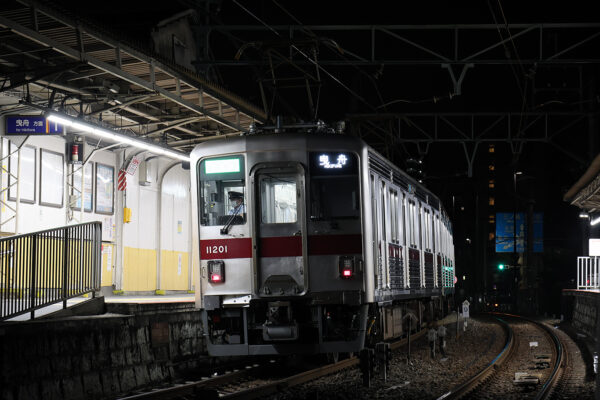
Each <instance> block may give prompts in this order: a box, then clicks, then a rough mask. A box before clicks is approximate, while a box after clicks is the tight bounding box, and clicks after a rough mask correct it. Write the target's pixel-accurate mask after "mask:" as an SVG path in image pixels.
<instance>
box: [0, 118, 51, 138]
mask: <svg viewBox="0 0 600 400" xmlns="http://www.w3.org/2000/svg"><path fill="white" fill-rule="evenodd" d="M5 119H6V131H5V132H6V135H7V136H11V135H12V136H16V135H39V136H45V135H62V134H63V126H62V125H60V124H57V123H56V122H50V121H48V120H46V118H45V117H44V116H43V115H7V116H6V117H5Z"/></svg>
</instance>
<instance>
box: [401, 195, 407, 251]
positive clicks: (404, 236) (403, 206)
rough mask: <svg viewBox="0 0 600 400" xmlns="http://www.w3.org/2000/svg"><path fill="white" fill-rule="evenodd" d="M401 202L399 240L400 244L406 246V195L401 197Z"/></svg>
mask: <svg viewBox="0 0 600 400" xmlns="http://www.w3.org/2000/svg"><path fill="white" fill-rule="evenodd" d="M401 201H402V214H401V215H400V218H401V220H400V227H401V228H402V231H401V234H402V237H401V238H400V244H403V245H406V240H407V237H406V221H407V217H406V195H404V194H403V195H402V198H401Z"/></svg>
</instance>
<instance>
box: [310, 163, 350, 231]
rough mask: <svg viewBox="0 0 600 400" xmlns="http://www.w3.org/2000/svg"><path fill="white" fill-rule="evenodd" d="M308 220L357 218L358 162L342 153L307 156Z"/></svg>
mask: <svg viewBox="0 0 600 400" xmlns="http://www.w3.org/2000/svg"><path fill="white" fill-rule="evenodd" d="M310 175H311V180H310V182H311V183H310V199H311V200H310V218H311V220H313V221H331V220H337V219H357V218H360V200H359V199H360V196H359V179H358V160H357V156H356V155H355V154H352V153H349V152H344V153H339V152H311V153H310Z"/></svg>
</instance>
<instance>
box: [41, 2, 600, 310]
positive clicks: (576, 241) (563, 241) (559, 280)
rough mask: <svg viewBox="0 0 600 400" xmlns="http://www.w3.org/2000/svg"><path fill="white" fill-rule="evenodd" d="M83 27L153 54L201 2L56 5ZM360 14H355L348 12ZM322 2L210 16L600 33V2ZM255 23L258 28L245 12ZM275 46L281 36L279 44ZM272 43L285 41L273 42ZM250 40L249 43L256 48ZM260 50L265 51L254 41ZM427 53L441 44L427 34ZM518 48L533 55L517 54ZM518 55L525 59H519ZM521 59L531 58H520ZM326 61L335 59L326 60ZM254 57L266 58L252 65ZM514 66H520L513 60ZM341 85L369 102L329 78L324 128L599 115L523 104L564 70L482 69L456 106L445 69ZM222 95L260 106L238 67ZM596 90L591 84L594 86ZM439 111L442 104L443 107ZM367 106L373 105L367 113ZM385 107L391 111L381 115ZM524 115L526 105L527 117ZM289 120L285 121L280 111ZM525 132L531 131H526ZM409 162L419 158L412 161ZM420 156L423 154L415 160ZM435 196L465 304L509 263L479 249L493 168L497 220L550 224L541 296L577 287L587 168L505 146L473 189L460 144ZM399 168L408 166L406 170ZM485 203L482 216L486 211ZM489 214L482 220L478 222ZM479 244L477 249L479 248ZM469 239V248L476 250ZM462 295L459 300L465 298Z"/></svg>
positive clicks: (369, 70)
mask: <svg viewBox="0 0 600 400" xmlns="http://www.w3.org/2000/svg"><path fill="white" fill-rule="evenodd" d="M53 3H61V4H62V5H63V6H64V7H65V8H66V9H69V10H71V11H72V12H73V13H75V14H77V15H82V16H84V17H85V18H89V19H92V20H94V21H97V22H99V23H101V24H103V25H105V26H109V27H111V29H114V31H115V32H122V34H123V36H125V37H130V38H132V39H134V40H136V41H138V42H143V43H148V44H149V43H150V32H151V30H152V28H153V27H154V26H155V25H156V24H157V23H158V22H159V21H160V20H162V19H164V18H166V17H168V16H170V15H173V14H175V13H176V12H179V11H183V10H185V9H187V8H189V7H190V6H191V5H193V4H194V1H193V0H173V1H169V2H152V1H138V0H135V1H131V0H130V1H117V0H105V1H103V2H102V3H101V4H102V6H101V7H81V2H73V1H69V0H55V1H53ZM350 4H352V5H350ZM354 4H355V3H352V2H340V1H335V2H324V1H319V2H316V1H293V2H292V1H287V2H286V1H273V0H263V1H248V0H239V1H238V4H236V2H233V1H224V2H222V4H221V6H220V7H219V9H218V10H217V8H216V7H215V6H213V7H212V12H213V17H214V19H213V21H217V20H218V21H221V22H222V23H223V24H230V25H233V24H260V23H261V22H260V21H258V19H260V20H261V21H263V22H264V23H266V24H268V25H277V24H279V25H285V24H297V23H298V22H301V23H302V24H306V25H309V24H323V25H334V24H360V25H365V24H475V23H478V24H493V23H495V22H498V23H499V24H500V25H503V23H504V21H506V22H508V23H532V22H536V23H538V22H545V23H555V22H565V23H568V22H596V21H597V19H598V18H597V14H596V13H595V12H593V8H592V7H593V6H594V4H593V2H542V1H535V2H531V1H527V2H522V1H521V2H515V1H512V2H508V1H504V2H500V1H498V0H490V1H418V2H416V1H412V2H407V1H380V2H362V3H356V4H360V6H355V5H354ZM240 5H241V6H243V7H245V8H247V10H248V11H251V12H252V13H253V14H254V15H255V17H253V16H251V15H250V14H249V13H248V12H247V11H246V10H244V9H243V8H242V7H241V6H240ZM273 36H274V35H273ZM261 39H263V40H274V39H275V37H273V38H269V37H263V38H261ZM219 40H222V38H221V37H219V36H218V35H215V36H214V37H213V41H212V42H211V45H212V47H213V51H214V54H215V56H216V57H217V58H221V59H233V57H234V56H235V52H236V50H237V49H236V46H235V45H232V44H231V43H228V42H226V41H224V40H223V41H222V42H220V41H219ZM248 40H250V39H248ZM253 40H256V39H253ZM335 40H336V41H337V42H338V44H339V45H340V46H342V47H344V48H346V49H353V50H359V49H361V46H364V43H362V42H361V40H362V39H361V38H358V37H354V36H352V35H347V36H342V37H336V38H335ZM420 40H421V43H428V41H435V40H436V39H435V38H434V37H430V36H428V34H427V33H424V34H423V36H422V37H421V38H420ZM518 46H523V44H519V45H518ZM518 46H517V50H516V52H517V54H518V51H519V47H518ZM520 50H521V51H523V48H522V47H521V49H520ZM322 51H323V52H325V51H328V50H327V49H324V50H322ZM248 56H249V57H253V56H255V57H258V56H257V55H256V54H252V53H251V52H249V53H248ZM513 56H514V55H513ZM328 71H329V72H331V74H332V75H334V76H335V77H336V78H338V79H339V80H340V81H341V82H343V83H344V84H345V85H347V86H348V87H351V88H352V89H353V90H355V91H356V93H359V94H360V96H362V97H363V98H364V99H365V100H366V102H361V101H357V99H356V98H353V96H352V95H350V94H349V93H348V91H346V90H344V89H343V88H342V87H341V86H340V85H339V84H337V83H336V82H334V81H333V80H332V79H328V78H324V80H323V87H322V93H321V96H322V98H321V101H320V107H319V112H318V115H319V118H320V119H323V120H324V121H326V122H329V121H335V120H338V119H342V118H344V117H345V116H346V115H347V114H349V113H367V112H369V113H371V112H373V109H375V110H377V111H381V110H385V111H387V112H393V113H402V112H480V111H482V112H493V111H515V112H518V111H520V110H526V111H536V110H537V111H540V110H544V111H545V110H548V111H569V110H577V109H580V107H582V106H583V107H586V109H588V110H592V111H597V97H596V96H597V90H596V87H595V86H590V88H591V89H590V93H587V94H586V97H585V99H586V102H585V104H584V105H582V104H580V103H577V101H576V100H573V99H570V98H568V97H566V98H565V97H564V95H562V94H561V95H556V98H555V97H553V96H555V95H554V94H552V93H550V94H549V95H547V96H546V97H543V98H542V97H538V98H535V99H533V98H531V97H528V98H527V99H526V100H525V101H524V100H523V97H522V95H521V92H520V91H519V83H518V82H520V83H521V84H524V82H526V81H527V78H526V77H524V74H525V73H527V72H531V71H534V72H535V73H537V77H536V79H537V82H538V83H542V84H544V83H545V84H546V85H547V86H548V87H553V85H556V86H557V87H560V86H561V85H562V86H563V87H565V86H567V85H571V84H572V83H573V81H577V79H579V77H578V76H575V77H574V76H573V74H572V70H570V69H569V68H565V69H564V70H563V71H562V72H561V71H560V70H559V69H554V70H552V71H544V70H543V69H541V68H540V69H537V68H536V67H535V66H533V65H523V66H522V69H517V71H516V72H515V71H514V70H511V69H510V68H509V67H508V66H489V67H477V68H475V69H473V70H472V71H469V72H468V73H467V75H466V78H465V81H464V85H463V87H462V92H463V93H462V95H461V96H457V97H453V98H452V99H450V98H448V93H449V92H450V91H451V90H452V85H451V81H450V79H449V77H448V72H447V71H444V70H442V68H440V66H439V65H436V66H428V67H422V66H421V67H415V66H405V67H396V68H394V67H390V66H378V67H363V68H361V69H360V70H359V69H352V68H348V67H344V68H335V67H331V68H328ZM219 74H220V77H221V79H222V81H221V83H222V84H223V85H225V86H226V87H228V88H229V89H230V90H232V91H233V92H235V93H238V94H240V95H242V96H243V97H244V98H246V99H248V100H249V101H251V102H253V103H255V104H256V105H258V106H261V99H260V93H259V90H258V85H257V84H256V80H255V78H254V77H253V75H252V71H250V69H248V68H246V69H244V68H241V67H228V68H222V69H220V70H219ZM597 74H598V66H597V65H591V66H589V65H588V66H584V67H583V76H584V80H586V79H589V80H593V79H596V78H597ZM584 85H587V81H586V82H584ZM434 98H436V99H441V100H439V101H435V102H434V101H433V99H434ZM286 101H287V102H288V103H289V104H290V105H291V106H292V107H294V108H297V109H298V110H299V114H301V115H302V116H303V117H304V116H305V117H306V119H309V118H310V117H309V116H308V113H307V112H306V110H307V106H306V101H305V98H304V97H303V96H301V95H298V96H296V95H294V94H291V95H288V97H287V98H286ZM365 103H368V104H365ZM382 103H389V104H390V105H389V106H387V107H383V108H380V106H381V105H382ZM524 104H525V105H524ZM280 111H281V112H282V113H283V112H284V111H285V110H284V109H283V108H282V109H280ZM525 122H526V121H525ZM588 134H589V132H585V131H584V132H580V133H578V134H576V135H570V136H569V137H567V138H564V139H562V140H563V142H564V143H563V144H562V145H564V146H566V147H568V149H569V151H571V152H573V153H576V154H578V155H580V156H581V157H582V158H583V159H584V160H586V161H587V162H589V161H591V159H592V158H593V157H594V156H595V155H596V154H597V152H598V147H597V145H598V141H597V140H596V141H595V142H594V141H592V145H591V146H590V144H589V143H590V141H589V138H588V136H587V135H588ZM407 150H408V152H411V151H413V150H414V149H410V148H408V149H407ZM412 155H413V156H414V155H415V154H412ZM423 162H424V165H425V172H426V179H425V184H426V185H427V186H428V187H429V188H430V189H431V190H432V191H434V192H435V193H436V194H438V195H439V196H440V198H441V199H442V200H443V202H444V204H445V206H446V208H447V209H448V212H449V213H450V215H451V216H452V218H453V222H454V225H455V245H456V249H457V275H458V276H460V277H462V275H463V274H464V275H466V276H468V277H469V278H468V280H469V281H470V284H469V282H466V281H465V282H464V283H462V282H461V284H460V286H459V289H461V288H462V289H464V290H465V292H463V293H465V295H466V296H468V295H469V294H472V295H475V296H476V295H477V293H478V292H480V291H481V284H480V282H481V281H480V280H477V279H470V278H471V277H474V276H475V277H476V276H478V275H480V273H479V272H478V271H481V270H482V269H484V268H487V270H488V271H489V269H490V268H493V265H494V263H495V262H497V260H501V259H502V256H498V257H497V256H495V255H489V256H488V260H487V264H488V265H487V266H482V265H480V264H481V260H480V259H478V257H477V254H476V253H477V252H476V250H475V249H474V248H473V247H474V246H483V245H484V243H485V240H484V236H485V235H486V233H485V232H486V230H487V229H488V228H487V225H486V224H487V215H485V211H484V210H482V206H481V204H483V203H485V202H486V201H487V197H488V196H489V194H488V192H487V182H488V180H489V178H490V174H489V171H488V166H489V164H490V162H493V163H494V165H495V167H496V168H495V173H494V179H495V180H496V188H495V192H494V196H495V197H496V204H495V210H496V211H497V212H513V211H514V210H515V209H518V210H519V211H520V210H524V209H525V207H526V206H527V203H528V202H529V201H533V202H534V209H535V211H536V212H543V213H544V216H545V217H544V245H545V254H544V255H543V257H544V268H543V269H542V271H541V272H540V273H541V274H542V275H543V281H544V283H543V284H542V288H543V291H544V292H545V293H546V294H550V295H551V296H546V297H552V295H556V296H554V297H558V296H557V295H558V293H559V292H558V290H559V289H560V288H562V287H567V286H569V285H572V283H571V282H570V279H571V278H573V277H574V276H575V265H576V257H577V256H578V255H581V252H582V226H581V222H580V220H579V219H578V217H577V215H578V211H579V210H578V209H577V208H575V207H573V206H570V205H568V204H567V203H565V202H564V201H563V200H562V196H563V194H564V193H565V192H566V191H567V190H568V188H569V187H570V186H571V185H572V184H574V183H575V181H576V180H577V179H578V178H579V177H580V176H581V175H582V174H583V172H584V171H585V168H586V167H587V165H582V164H581V163H577V162H576V161H574V160H573V159H572V158H570V157H569V156H567V155H566V154H565V153H564V152H561V151H559V150H558V149H556V148H555V147H552V146H550V145H547V144H536V145H533V144H532V145H526V146H525V148H524V149H523V152H522V154H521V155H520V156H519V157H518V159H515V158H514V157H513V155H512V154H511V151H510V148H509V147H508V145H507V144H504V143H497V144H496V145H495V152H494V154H493V156H491V155H490V154H489V153H487V149H485V148H482V149H480V151H479V152H478V156H477V158H476V160H475V168H474V173H473V176H472V177H467V176H466V162H465V156H464V151H463V149H462V147H460V146H458V145H454V144H444V145H441V144H434V145H432V147H431V149H430V152H429V153H428V154H427V155H426V156H425V157H424V158H423ZM399 164H400V165H399V166H400V167H402V168H404V167H405V165H402V163H399ZM517 170H518V171H521V172H523V175H522V177H519V180H518V182H517V198H516V201H515V196H514V185H513V183H514V182H513V172H514V171H517ZM478 201H479V205H478V203H477V202H478ZM476 210H478V211H479V213H477V212H476ZM477 236H479V237H477ZM467 239H470V240H471V243H470V244H467ZM459 292H460V290H459ZM557 308H558V305H557V304H555V303H551V304H548V305H547V306H546V307H545V308H542V310H541V311H547V312H551V313H552V312H557Z"/></svg>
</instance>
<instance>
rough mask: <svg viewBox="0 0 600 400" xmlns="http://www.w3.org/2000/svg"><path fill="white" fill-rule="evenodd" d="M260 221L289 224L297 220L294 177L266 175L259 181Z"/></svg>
mask: <svg viewBox="0 0 600 400" xmlns="http://www.w3.org/2000/svg"><path fill="white" fill-rule="evenodd" d="M260 204H261V206H260V208H261V221H262V222H263V223H265V224H289V223H294V222H296V221H297V220H298V211H297V197H296V178H295V176H294V175H268V176H264V177H261V181H260Z"/></svg>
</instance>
